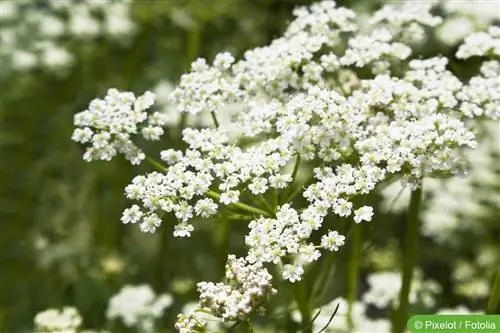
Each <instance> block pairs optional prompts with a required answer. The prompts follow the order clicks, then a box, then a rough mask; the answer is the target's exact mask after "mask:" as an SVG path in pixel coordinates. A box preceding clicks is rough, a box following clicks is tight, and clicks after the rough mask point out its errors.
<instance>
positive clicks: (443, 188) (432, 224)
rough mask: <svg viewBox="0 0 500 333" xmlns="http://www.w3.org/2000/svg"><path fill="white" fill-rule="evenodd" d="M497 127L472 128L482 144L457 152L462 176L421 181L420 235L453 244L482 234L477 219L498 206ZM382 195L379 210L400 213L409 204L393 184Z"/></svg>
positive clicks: (499, 134) (488, 123)
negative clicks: (464, 173)
mask: <svg viewBox="0 0 500 333" xmlns="http://www.w3.org/2000/svg"><path fill="white" fill-rule="evenodd" d="M498 128H499V124H498V121H491V120H490V121H481V122H480V123H478V124H477V125H476V129H477V131H478V136H479V137H480V138H481V141H482V144H481V145H479V146H478V147H477V148H476V149H474V150H467V151H465V152H463V153H461V155H462V156H463V157H464V160H465V162H466V165H467V176H466V177H465V176H462V177H453V178H448V179H427V180H426V181H425V186H424V189H423V190H424V210H423V212H422V220H423V221H422V222H423V225H422V229H421V232H422V234H423V235H425V236H427V237H431V238H433V239H434V240H435V241H437V242H439V243H446V244H452V245H453V244H455V243H456V242H458V241H459V239H460V238H459V235H460V233H463V234H469V233H473V234H476V235H479V234H481V233H483V232H485V229H484V228H485V226H484V224H483V223H477V221H478V219H483V218H485V217H487V216H492V215H495V207H500V198H499V197H498V194H497V191H498V189H497V187H496V186H497V185H496V184H498V174H499V173H500V166H499V165H498V156H500V146H499V145H498V142H499V141H500V132H499V131H498ZM398 194H399V197H397V196H398ZM382 195H383V196H384V202H383V204H382V209H384V210H386V211H388V210H389V209H391V210H392V211H395V212H397V211H399V212H400V211H402V210H404V209H405V206H406V205H407V203H408V201H409V197H410V189H404V188H403V186H402V184H400V183H393V184H391V185H390V186H388V187H387V188H386V189H384V191H382ZM457 197H459V198H460V200H457ZM390 206H392V207H390Z"/></svg>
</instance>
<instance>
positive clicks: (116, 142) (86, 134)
mask: <svg viewBox="0 0 500 333" xmlns="http://www.w3.org/2000/svg"><path fill="white" fill-rule="evenodd" d="M154 99H155V95H154V94H153V93H151V92H149V91H147V92H146V93H145V94H144V95H142V96H139V97H136V96H135V95H134V94H133V93H130V92H120V91H118V90H117V89H109V90H108V92H107V95H106V97H105V98H104V99H94V100H93V101H92V102H90V105H89V108H88V110H85V111H82V112H80V113H77V114H76V115H75V117H74V124H75V126H77V128H76V129H75V130H74V132H73V135H72V137H71V139H72V140H73V141H75V142H79V143H83V144H88V145H89V147H88V148H87V150H86V152H85V154H84V155H83V159H84V160H86V161H93V160H105V161H110V160H111V159H112V158H113V157H114V156H116V154H118V153H121V154H123V155H125V158H126V159H127V160H129V161H130V163H132V164H140V163H141V161H142V160H144V158H145V154H144V153H143V152H142V151H141V150H140V149H139V148H138V147H137V146H136V145H135V144H134V143H133V141H132V139H133V136H134V135H140V136H141V137H143V138H144V139H145V140H150V141H155V140H159V139H160V137H161V136H162V135H163V133H164V131H163V126H164V125H165V121H166V117H165V115H164V114H163V113H160V112H153V113H148V111H147V110H148V109H149V108H150V107H151V106H152V105H153V103H154Z"/></svg>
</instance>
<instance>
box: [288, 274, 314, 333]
mask: <svg viewBox="0 0 500 333" xmlns="http://www.w3.org/2000/svg"><path fill="white" fill-rule="evenodd" d="M292 288H293V294H294V297H295V301H296V302H297V306H298V307H299V312H300V316H301V317H302V318H301V319H302V320H301V322H300V325H301V328H302V332H303V333H312V325H310V323H311V309H310V307H309V299H308V297H307V291H306V285H305V283H304V281H300V282H295V283H294V284H293V285H292Z"/></svg>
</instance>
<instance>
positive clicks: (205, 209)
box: [194, 198, 217, 217]
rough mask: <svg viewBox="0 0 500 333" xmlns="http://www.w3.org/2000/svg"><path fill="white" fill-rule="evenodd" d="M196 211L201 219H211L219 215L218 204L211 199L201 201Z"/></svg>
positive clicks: (196, 206) (197, 204)
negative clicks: (214, 215) (211, 216)
mask: <svg viewBox="0 0 500 333" xmlns="http://www.w3.org/2000/svg"><path fill="white" fill-rule="evenodd" d="M194 210H195V212H196V214H197V215H200V216H201V217H209V216H210V215H213V214H215V213H217V204H216V203H215V202H214V201H213V200H212V199H210V198H205V199H201V200H198V202H197V203H196V205H195V206H194Z"/></svg>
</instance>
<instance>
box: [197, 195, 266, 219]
mask: <svg viewBox="0 0 500 333" xmlns="http://www.w3.org/2000/svg"><path fill="white" fill-rule="evenodd" d="M206 195H207V196H209V197H211V198H213V199H216V200H219V199H220V194H219V193H217V192H215V191H208V192H207V193H206ZM231 205H232V206H234V207H237V208H239V209H241V210H244V211H246V212H249V213H251V214H257V215H264V216H267V217H270V216H271V215H270V214H269V213H268V212H266V211H264V210H262V209H259V208H257V207H253V206H250V205H247V204H245V203H243V202H233V203H232V204H231Z"/></svg>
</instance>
